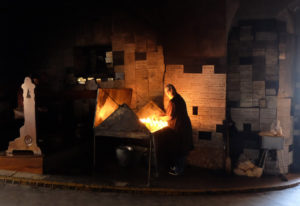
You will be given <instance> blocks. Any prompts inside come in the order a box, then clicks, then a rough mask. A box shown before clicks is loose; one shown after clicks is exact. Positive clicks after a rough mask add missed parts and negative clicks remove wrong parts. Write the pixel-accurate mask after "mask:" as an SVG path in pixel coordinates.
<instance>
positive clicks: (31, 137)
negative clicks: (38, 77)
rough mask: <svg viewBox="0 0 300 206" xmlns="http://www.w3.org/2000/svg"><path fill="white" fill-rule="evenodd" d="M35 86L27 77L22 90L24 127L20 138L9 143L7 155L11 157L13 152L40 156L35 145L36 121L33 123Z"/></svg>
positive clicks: (39, 151) (38, 149)
mask: <svg viewBox="0 0 300 206" xmlns="http://www.w3.org/2000/svg"><path fill="white" fill-rule="evenodd" d="M34 88H35V85H34V84H33V83H32V81H31V79H30V78H29V77H26V78H25V80H24V84H22V89H23V105H24V125H23V126H22V127H21V128H20V137H18V138H16V139H15V140H14V141H11V142H9V146H8V149H7V150H6V154H7V155H12V154H13V151H18V150H19V151H20V150H25V151H32V152H33V154H35V155H41V154H42V153H41V150H40V148H39V147H38V146H37V144H36V121H35V99H34V98H35V94H34Z"/></svg>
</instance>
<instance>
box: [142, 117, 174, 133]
mask: <svg viewBox="0 0 300 206" xmlns="http://www.w3.org/2000/svg"><path fill="white" fill-rule="evenodd" d="M140 121H141V122H142V123H144V124H145V126H146V127H147V128H148V129H149V130H150V132H151V133H153V132H156V131H158V130H160V129H162V128H164V127H167V126H168V122H166V121H163V120H154V119H151V118H149V117H148V118H145V119H140Z"/></svg>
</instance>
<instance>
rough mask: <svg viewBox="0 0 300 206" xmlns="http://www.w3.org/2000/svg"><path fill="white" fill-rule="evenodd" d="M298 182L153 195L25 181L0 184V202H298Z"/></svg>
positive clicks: (286, 205)
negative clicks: (252, 189) (253, 189)
mask: <svg viewBox="0 0 300 206" xmlns="http://www.w3.org/2000/svg"><path fill="white" fill-rule="evenodd" d="M299 196H300V186H297V187H294V188H289V189H285V190H280V191H270V192H261V193H235V194H218V195H207V194H203V195H183V196H182V195H178V196H173V195H171V196H170V195H154V194H134V193H111V192H107V193H99V192H91V191H78V190H65V189H51V188H44V187H32V186H27V185H14V184H3V183H1V184H0V205H5V206H16V205H22V206H38V205H43V206H50V205H56V206H68V205H72V206H77V205H80V206H81V205H89V206H93V205H100V206H101V205H103V206H111V205H112V206H115V205H119V206H127V205H128V206H129V205H130V206H134V205H137V206H140V205H143V206H148V205H152V206H157V205H164V206H177V205H180V206H188V205H199V206H201V205H205V206H219V205H230V206H298V205H299V203H300V200H299Z"/></svg>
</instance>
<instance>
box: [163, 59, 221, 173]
mask: <svg viewBox="0 0 300 206" xmlns="http://www.w3.org/2000/svg"><path fill="white" fill-rule="evenodd" d="M183 67H184V66H183V65H167V66H166V74H165V80H164V84H165V85H166V84H173V85H174V86H175V88H176V90H177V92H178V93H179V94H180V95H181V96H182V97H183V98H184V100H185V101H186V105H187V110H188V114H189V117H190V119H191V122H192V127H193V138H194V144H195V150H194V151H193V152H191V154H190V156H189V162H190V163H191V164H193V165H196V166H200V167H203V168H211V169H220V168H223V159H224V144H223V134H222V133H219V132H217V129H216V127H217V125H222V124H223V120H225V112H226V103H225V102H226V74H215V73H214V66H211V65H207V66H203V68H202V73H184V68H183ZM167 103H168V99H167V98H166V97H165V99H164V105H165V107H166V106H167Z"/></svg>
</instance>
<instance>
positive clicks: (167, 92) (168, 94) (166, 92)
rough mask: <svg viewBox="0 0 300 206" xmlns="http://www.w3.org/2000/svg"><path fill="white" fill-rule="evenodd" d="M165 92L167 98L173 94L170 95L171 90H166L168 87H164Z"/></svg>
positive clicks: (170, 97)
mask: <svg viewBox="0 0 300 206" xmlns="http://www.w3.org/2000/svg"><path fill="white" fill-rule="evenodd" d="M165 94H166V95H167V97H168V98H169V99H172V98H173V95H172V93H171V91H169V90H168V88H165Z"/></svg>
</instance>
